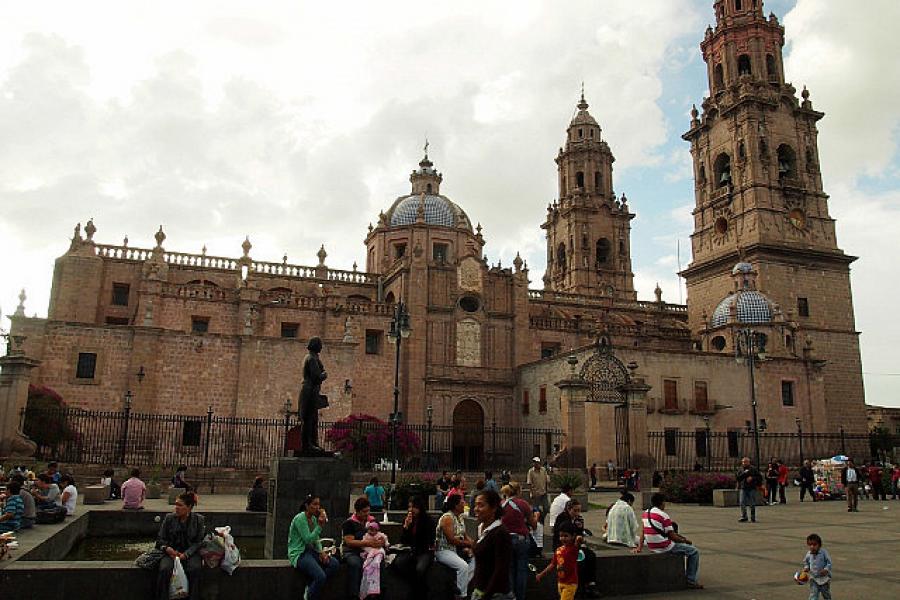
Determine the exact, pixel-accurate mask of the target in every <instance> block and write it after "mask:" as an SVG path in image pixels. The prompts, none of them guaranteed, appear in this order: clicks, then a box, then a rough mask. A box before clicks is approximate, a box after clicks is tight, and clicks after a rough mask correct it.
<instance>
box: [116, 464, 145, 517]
mask: <svg viewBox="0 0 900 600" xmlns="http://www.w3.org/2000/svg"><path fill="white" fill-rule="evenodd" d="M146 497H147V486H146V485H144V482H143V481H141V470H140V469H132V470H131V477H129V478H128V480H127V481H125V483H123V484H122V508H124V509H126V510H143V509H144V498H146Z"/></svg>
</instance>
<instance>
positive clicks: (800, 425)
mask: <svg viewBox="0 0 900 600" xmlns="http://www.w3.org/2000/svg"><path fill="white" fill-rule="evenodd" d="M794 423H796V424H797V439H798V440H799V441H800V465H803V423H802V421H800V417H796V418H795V419H794Z"/></svg>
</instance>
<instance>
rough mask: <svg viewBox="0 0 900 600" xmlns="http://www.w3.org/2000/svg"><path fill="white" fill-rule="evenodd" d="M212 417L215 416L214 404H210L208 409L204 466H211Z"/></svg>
mask: <svg viewBox="0 0 900 600" xmlns="http://www.w3.org/2000/svg"><path fill="white" fill-rule="evenodd" d="M212 417H213V409H212V404H210V405H209V408H208V409H207V410H206V447H205V448H204V449H203V466H204V467H208V466H209V435H210V433H212Z"/></svg>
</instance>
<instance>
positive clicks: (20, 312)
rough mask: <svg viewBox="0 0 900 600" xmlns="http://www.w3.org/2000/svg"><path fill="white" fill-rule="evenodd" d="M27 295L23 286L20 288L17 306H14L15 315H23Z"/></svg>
mask: <svg viewBox="0 0 900 600" xmlns="http://www.w3.org/2000/svg"><path fill="white" fill-rule="evenodd" d="M26 298H27V296H26V295H25V288H22V291H21V292H19V306H17V307H16V312H15V313H14V314H15V316H17V317H24V316H25V299H26Z"/></svg>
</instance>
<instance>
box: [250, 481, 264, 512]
mask: <svg viewBox="0 0 900 600" xmlns="http://www.w3.org/2000/svg"><path fill="white" fill-rule="evenodd" d="M265 482H266V479H265V477H262V476H259V477H257V478H256V479H254V480H253V487H252V488H250V491H249V492H247V510H248V511H251V512H266V509H268V504H269V491H268V490H267V489H266V488H265V485H264V484H265Z"/></svg>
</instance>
